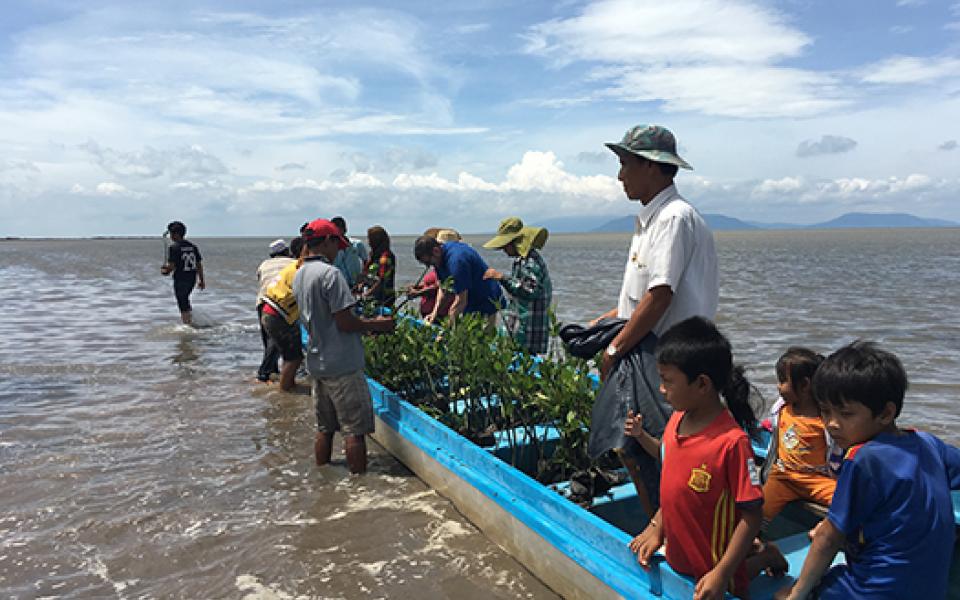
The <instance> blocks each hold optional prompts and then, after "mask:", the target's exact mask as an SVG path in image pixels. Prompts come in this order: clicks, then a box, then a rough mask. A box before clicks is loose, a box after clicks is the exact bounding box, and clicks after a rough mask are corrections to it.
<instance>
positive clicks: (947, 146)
mask: <svg viewBox="0 0 960 600" xmlns="http://www.w3.org/2000/svg"><path fill="white" fill-rule="evenodd" d="M937 149H938V150H956V149H957V140H947V141H945V142H944V143H942V144H940V145H939V146H937Z"/></svg>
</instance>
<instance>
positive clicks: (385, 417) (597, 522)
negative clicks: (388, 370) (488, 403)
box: [367, 379, 679, 598]
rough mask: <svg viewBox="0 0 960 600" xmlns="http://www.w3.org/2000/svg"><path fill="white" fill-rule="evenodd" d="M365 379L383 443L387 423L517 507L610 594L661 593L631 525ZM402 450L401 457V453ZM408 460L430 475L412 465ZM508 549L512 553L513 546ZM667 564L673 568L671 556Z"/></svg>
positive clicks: (491, 498) (566, 591) (451, 471)
mask: <svg viewBox="0 0 960 600" xmlns="http://www.w3.org/2000/svg"><path fill="white" fill-rule="evenodd" d="M367 381H368V384H369V387H370V391H371V395H372V397H373V404H374V410H375V413H376V416H377V420H378V423H377V426H378V430H377V432H376V433H375V434H374V438H375V439H377V441H378V442H381V443H382V444H384V442H386V443H385V444H384V445H385V446H387V449H388V450H391V451H392V448H391V447H390V446H391V445H392V444H391V442H390V440H388V439H387V438H388V434H389V433H390V432H388V431H384V430H383V428H384V427H385V428H389V429H390V430H392V432H394V433H396V434H397V435H399V436H400V437H401V438H402V439H403V440H404V441H405V442H406V443H408V444H411V445H413V446H415V447H416V449H417V450H419V451H420V452H422V453H423V454H424V455H425V456H426V457H428V459H429V460H432V461H434V462H435V463H436V464H437V465H439V466H440V467H442V469H443V470H445V471H446V472H447V474H448V475H447V476H449V477H452V478H454V479H455V480H459V481H460V482H462V483H463V484H464V485H465V486H469V487H471V488H473V489H475V490H477V491H478V492H480V493H481V494H482V496H483V497H484V498H486V499H487V501H488V502H489V503H490V504H491V505H492V506H491V507H489V508H499V510H501V511H502V512H504V513H507V514H508V515H512V516H513V517H514V518H516V519H517V521H519V522H520V523H522V524H523V526H524V527H526V528H527V529H528V530H529V531H530V532H531V533H532V534H533V535H535V536H537V537H539V538H541V539H543V540H545V541H546V542H548V543H549V545H550V546H552V547H553V548H555V549H556V551H557V552H559V553H560V554H562V555H563V556H564V557H566V558H567V559H569V560H570V561H571V562H572V565H574V568H576V566H579V568H581V569H582V570H583V571H584V575H589V576H590V577H592V578H595V579H596V580H597V581H599V582H600V583H601V584H602V586H603V587H605V588H607V589H608V590H609V592H608V593H607V594H604V595H605V596H607V597H624V598H657V597H660V589H661V586H660V576H661V571H662V570H661V569H660V568H657V567H654V568H651V569H650V570H649V571H645V570H643V569H641V568H639V566H638V565H637V563H636V557H635V556H634V555H633V553H631V552H630V550H629V548H628V546H627V545H628V543H629V542H630V536H629V535H628V534H627V533H625V532H623V531H622V530H620V529H618V528H617V527H615V526H613V525H611V524H609V523H607V522H606V521H604V520H603V519H601V518H600V517H598V516H596V515H594V514H592V513H590V512H589V511H587V510H584V509H583V508H581V507H579V506H577V505H576V504H574V503H572V502H570V501H569V500H567V499H566V498H564V497H562V496H561V495H560V494H559V493H557V492H556V491H553V490H551V489H550V488H548V487H547V486H544V485H543V484H541V483H539V482H537V481H535V480H534V479H532V478H531V477H529V476H527V475H526V474H524V473H523V472H521V471H519V470H517V469H515V468H513V467H512V466H510V465H509V464H507V463H505V462H503V461H502V460H500V459H498V458H496V457H495V456H492V455H491V454H490V453H489V452H487V451H485V450H484V449H483V448H480V447H479V446H477V445H476V444H474V443H473V442H471V441H469V440H467V439H466V438H464V437H462V436H460V435H459V434H457V433H456V432H454V431H453V430H451V429H449V428H448V427H446V426H445V425H443V424H442V423H440V422H439V421H437V420H436V419H434V418H432V417H430V416H428V415H426V414H425V413H423V412H422V411H421V410H419V409H418V408H416V407H415V406H413V405H412V404H410V403H408V402H406V401H404V400H402V399H401V398H400V397H399V396H397V395H396V394H394V393H393V392H391V391H390V390H388V389H386V388H385V387H383V386H382V385H380V384H379V383H378V382H376V381H374V380H371V379H368V380H367ZM398 458H401V461H402V462H403V458H402V457H398ZM407 466H408V467H410V468H411V470H413V471H414V473H416V474H417V475H418V476H420V477H421V478H422V479H424V480H425V481H427V482H428V483H432V482H430V481H429V479H428V477H424V476H423V474H422V473H421V472H420V469H417V468H416V466H415V465H410V464H408V465H407ZM428 468H429V467H428ZM434 487H436V486H434ZM444 495H445V496H446V495H447V494H444ZM448 497H450V496H448ZM450 499H451V500H453V501H454V504H456V505H457V507H458V508H459V509H460V510H461V512H464V513H465V514H468V517H469V512H470V510H471V509H475V507H464V506H461V505H460V504H459V503H458V502H457V499H456V498H450ZM465 509H466V510H465ZM471 520H473V519H471ZM474 524H475V525H477V526H478V527H480V528H481V529H482V530H484V533H486V534H487V535H488V537H490V538H491V539H493V541H494V542H496V543H498V544H499V545H501V546H513V545H515V544H512V543H510V540H504V539H499V538H500V536H498V535H497V533H496V532H495V531H494V532H491V531H489V530H488V528H486V527H484V525H483V524H482V523H477V522H476V521H474ZM527 541H529V540H527ZM506 549H507V550H508V552H510V553H511V554H514V552H513V550H514V548H511V547H507V548H506ZM521 562H523V563H524V564H525V566H526V567H527V568H528V569H530V570H531V571H532V572H533V573H534V574H535V575H537V577H539V578H540V579H541V580H542V581H544V582H545V583H546V584H547V585H548V586H550V587H551V588H552V589H554V590H555V591H557V592H560V593H561V594H563V595H565V596H570V597H597V596H596V593H597V586H596V585H593V584H592V582H589V581H586V580H584V581H583V584H584V585H583V588H582V589H571V588H569V587H568V585H569V580H570V579H571V578H570V577H569V574H563V577H562V579H564V580H566V583H564V582H563V581H560V582H558V581H557V574H556V573H551V572H543V571H542V570H538V569H537V568H536V565H531V564H529V563H526V562H525V561H521ZM658 566H659V565H658ZM662 566H663V567H666V569H669V567H667V566H666V564H663V565H662ZM678 577H679V576H678ZM574 588H576V586H574Z"/></svg>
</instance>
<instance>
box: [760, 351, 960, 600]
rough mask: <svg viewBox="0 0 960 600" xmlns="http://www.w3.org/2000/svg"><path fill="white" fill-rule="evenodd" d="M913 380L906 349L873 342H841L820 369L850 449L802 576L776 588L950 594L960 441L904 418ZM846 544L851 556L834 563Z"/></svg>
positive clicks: (835, 432)
mask: <svg viewBox="0 0 960 600" xmlns="http://www.w3.org/2000/svg"><path fill="white" fill-rule="evenodd" d="M906 389H907V375H906V373H905V372H904V369H903V365H902V364H900V361H899V360H898V359H897V357H896V356H894V355H893V354H891V353H889V352H886V351H884V350H880V349H879V348H877V347H875V346H874V345H873V344H870V343H867V342H854V343H853V344H850V345H848V346H845V347H843V348H841V349H840V350H838V351H836V352H834V353H833V354H832V355H831V356H830V357H829V358H827V359H826V360H825V361H824V362H823V364H822V365H821V366H820V368H819V369H818V370H817V372H816V374H815V375H814V377H813V391H814V396H815V397H816V398H817V402H818V403H819V404H820V408H821V412H822V416H823V423H824V425H825V426H826V427H827V430H828V431H829V432H830V435H831V436H832V437H833V439H834V440H836V441H837V443H838V444H839V445H840V447H842V448H844V449H845V450H846V455H845V456H844V461H843V465H842V466H841V468H840V478H839V479H838V480H837V490H836V492H835V493H834V495H833V502H832V503H831V505H830V512H829V513H828V514H827V518H826V519H824V521H823V522H822V523H820V525H818V526H817V528H816V529H815V530H814V533H813V542H812V544H811V545H810V551H809V553H808V554H807V558H806V560H805V561H804V563H803V569H802V571H801V573H800V577H799V578H798V579H797V581H796V583H794V584H793V586H791V587H787V588H784V589H783V590H780V592H778V593H777V595H776V598H780V599H782V598H790V599H793V598H806V597H807V596H808V594H811V593H813V594H814V597H817V598H822V599H826V598H831V599H832V598H929V599H931V600H932V599H933V598H945V597H946V595H947V578H948V575H949V570H950V561H951V557H952V555H953V545H954V539H955V531H954V518H953V504H952V502H951V498H950V490H951V489H958V488H960V450H957V449H956V448H954V447H952V446H948V445H947V444H945V443H943V442H942V441H940V440H939V439H937V438H936V437H934V436H932V435H930V434H928V433H922V432H916V431H912V430H908V429H900V428H898V427H897V423H896V419H897V417H898V416H899V415H900V409H901V408H902V407H903V396H904V393H905V392H906ZM841 547H842V548H843V549H844V550H845V553H846V562H847V564H845V565H838V566H836V567H833V568H832V569H830V570H829V571H827V568H828V567H829V566H830V563H831V562H832V561H833V558H834V556H835V555H836V553H837V551H838V550H840V549H841ZM825 572H826V574H824V573H825ZM821 577H822V579H821ZM818 581H819V583H818Z"/></svg>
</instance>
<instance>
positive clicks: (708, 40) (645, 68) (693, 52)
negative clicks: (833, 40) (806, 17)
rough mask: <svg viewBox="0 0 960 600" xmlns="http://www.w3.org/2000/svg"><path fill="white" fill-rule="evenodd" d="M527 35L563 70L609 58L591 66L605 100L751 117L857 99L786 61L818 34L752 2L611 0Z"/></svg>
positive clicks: (535, 49) (812, 110)
mask: <svg viewBox="0 0 960 600" xmlns="http://www.w3.org/2000/svg"><path fill="white" fill-rule="evenodd" d="M525 39H526V45H525V48H524V49H525V51H526V52H528V53H530V54H535V55H539V56H542V57H544V58H546V59H548V60H550V61H551V62H552V64H553V65H554V66H555V67H557V68H560V67H563V66H566V65H568V64H570V63H571V62H574V61H584V62H588V63H594V64H598V65H601V66H600V67H599V68H596V69H594V70H593V71H592V72H591V73H590V79H591V80H592V81H593V82H594V83H596V82H600V83H606V84H607V88H606V89H605V91H604V92H602V93H601V94H600V96H601V97H606V98H615V99H620V100H625V101H632V102H649V101H660V102H663V103H664V106H665V108H666V109H667V110H673V111H696V112H701V113H704V114H710V115H721V116H733V117H743V118H757V117H759V118H767V117H776V116H810V115H815V114H820V113H824V112H827V111H830V110H832V109H836V108H839V107H842V106H845V105H847V104H849V99H848V98H846V97H844V96H843V95H842V94H841V93H840V92H839V90H838V85H837V84H838V81H837V80H836V78H835V77H834V76H833V75H830V74H826V73H817V72H813V71H809V70H803V69H799V68H792V67H785V66H782V65H781V64H780V63H781V62H782V61H784V60H785V59H791V58H796V57H798V56H800V55H801V54H802V52H803V51H804V49H805V48H806V47H807V46H809V45H810V43H811V39H810V38H809V37H808V36H807V35H806V34H804V33H802V32H800V31H799V30H797V29H795V28H793V27H791V26H790V25H788V24H787V22H786V20H785V19H784V18H783V17H782V16H781V15H780V14H779V13H777V12H775V11H774V10H773V9H771V8H768V7H764V6H762V5H759V4H757V3H754V2H749V1H746V0H674V1H672V2H669V3H659V4H657V3H652V2H650V3H639V2H634V1H632V0H601V1H599V2H595V3H592V4H589V5H587V6H586V7H585V8H584V9H583V11H582V12H581V13H580V14H579V15H577V16H575V17H571V18H568V19H553V20H550V21H546V22H544V23H540V24H538V25H535V26H533V27H531V28H530V29H529V30H528V31H527V33H526V35H525ZM745 81H749V82H750V85H744V82H745ZM578 100H579V99H578ZM554 101H555V100H554Z"/></svg>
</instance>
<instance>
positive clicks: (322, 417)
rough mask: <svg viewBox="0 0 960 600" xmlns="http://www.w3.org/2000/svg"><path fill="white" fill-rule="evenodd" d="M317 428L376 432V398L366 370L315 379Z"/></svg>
mask: <svg viewBox="0 0 960 600" xmlns="http://www.w3.org/2000/svg"><path fill="white" fill-rule="evenodd" d="M313 397H314V399H315V400H316V401H317V430H318V431H322V432H328V433H332V432H334V431H342V432H343V433H344V434H346V435H365V434H368V433H373V430H374V429H373V400H372V398H371V397H370V388H369V387H367V378H366V377H364V375H363V371H355V372H353V373H349V374H347V375H341V376H339V377H320V378H316V379H314V380H313Z"/></svg>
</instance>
